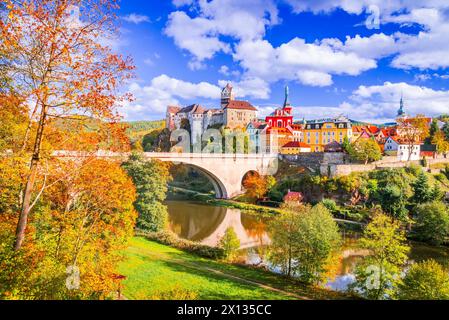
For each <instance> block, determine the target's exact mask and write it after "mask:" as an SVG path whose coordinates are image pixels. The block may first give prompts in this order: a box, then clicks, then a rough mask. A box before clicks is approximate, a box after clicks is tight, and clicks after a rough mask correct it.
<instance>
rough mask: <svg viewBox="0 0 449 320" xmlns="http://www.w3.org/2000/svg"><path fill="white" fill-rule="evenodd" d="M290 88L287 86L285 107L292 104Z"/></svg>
mask: <svg viewBox="0 0 449 320" xmlns="http://www.w3.org/2000/svg"><path fill="white" fill-rule="evenodd" d="M289 96H290V90H289V88H288V86H285V101H284V108H285V107H289V106H290V97H289Z"/></svg>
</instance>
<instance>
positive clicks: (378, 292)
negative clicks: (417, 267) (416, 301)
mask: <svg viewBox="0 0 449 320" xmlns="http://www.w3.org/2000/svg"><path fill="white" fill-rule="evenodd" d="M360 246H361V248H362V249H366V250H368V251H369V252H370V253H371V254H370V255H369V256H368V257H367V258H366V259H364V261H363V263H361V264H360V265H358V266H357V269H356V272H355V273H356V282H355V284H354V285H353V289H356V290H357V291H359V292H362V293H363V295H364V296H365V297H366V298H368V299H374V300H380V299H385V298H387V297H388V296H391V294H392V289H393V288H395V286H396V284H397V282H398V279H399V274H400V273H401V271H402V268H403V266H404V265H405V263H406V261H407V254H408V252H409V250H410V248H409V247H408V246H407V245H406V237H405V232H404V231H403V230H402V228H401V225H400V223H399V222H398V221H394V220H393V219H392V218H390V217H388V216H386V215H384V214H377V215H376V216H375V217H374V219H373V221H372V222H371V223H370V224H369V225H368V226H367V227H366V228H365V230H364V233H363V237H362V238H361V239H360Z"/></svg>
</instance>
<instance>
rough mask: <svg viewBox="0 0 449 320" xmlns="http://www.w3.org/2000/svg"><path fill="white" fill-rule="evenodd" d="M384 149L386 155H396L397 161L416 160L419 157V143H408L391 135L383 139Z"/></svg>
mask: <svg viewBox="0 0 449 320" xmlns="http://www.w3.org/2000/svg"><path fill="white" fill-rule="evenodd" d="M384 151H385V154H387V155H396V156H397V157H398V160H399V161H417V160H420V159H421V144H419V143H415V144H413V145H410V144H406V143H404V142H401V141H400V140H398V139H397V138H393V137H388V138H387V140H386V141H385V149H384ZM410 154H411V155H410Z"/></svg>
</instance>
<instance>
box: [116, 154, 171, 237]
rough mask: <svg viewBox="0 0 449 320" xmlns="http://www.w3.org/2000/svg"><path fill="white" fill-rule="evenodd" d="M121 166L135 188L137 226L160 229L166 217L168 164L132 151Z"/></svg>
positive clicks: (164, 224)
mask: <svg viewBox="0 0 449 320" xmlns="http://www.w3.org/2000/svg"><path fill="white" fill-rule="evenodd" d="M123 167H124V168H125V170H126V171H127V172H128V174H129V176H130V177H131V178H132V180H133V182H134V185H135V186H136V190H137V199H136V201H135V203H134V207H135V208H136V210H137V212H138V213H139V218H138V219H137V227H138V228H141V229H144V230H148V231H154V232H157V231H161V230H163V229H164V228H165V227H166V224H167V219H168V211H167V207H166V206H165V205H164V204H163V202H164V201H165V198H166V195H167V190H168V188H167V183H168V182H169V181H170V179H171V177H170V173H169V170H168V166H167V165H166V164H164V163H162V162H160V161H145V160H144V159H143V157H142V155H140V154H137V153H134V154H132V155H131V156H130V158H129V159H128V161H127V162H125V163H124V164H123Z"/></svg>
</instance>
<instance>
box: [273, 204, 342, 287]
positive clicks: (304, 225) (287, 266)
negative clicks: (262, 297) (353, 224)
mask: <svg viewBox="0 0 449 320" xmlns="http://www.w3.org/2000/svg"><path fill="white" fill-rule="evenodd" d="M270 233H271V236H272V244H271V248H270V254H269V260H270V261H271V262H272V263H273V264H274V265H276V266H278V267H280V268H281V270H282V272H283V273H284V274H285V275H287V276H292V275H296V276H298V277H299V279H300V280H301V281H303V282H305V283H318V282H320V280H322V276H323V274H324V273H325V271H326V267H327V265H328V263H329V261H330V259H331V257H332V255H333V254H334V253H335V252H336V250H337V248H338V247H339V245H340V243H341V237H340V233H339V230H338V226H337V224H336V223H335V221H334V220H333V217H332V214H331V213H330V212H329V210H327V209H326V208H325V207H324V206H323V205H321V204H319V205H317V206H315V207H313V208H312V207H309V206H299V207H296V209H295V211H293V210H287V211H286V213H285V214H283V215H281V216H279V217H278V218H277V219H275V220H274V221H273V222H272V223H271V225H270Z"/></svg>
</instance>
